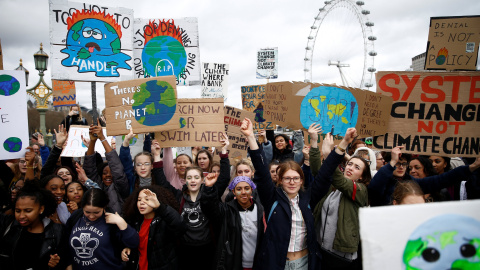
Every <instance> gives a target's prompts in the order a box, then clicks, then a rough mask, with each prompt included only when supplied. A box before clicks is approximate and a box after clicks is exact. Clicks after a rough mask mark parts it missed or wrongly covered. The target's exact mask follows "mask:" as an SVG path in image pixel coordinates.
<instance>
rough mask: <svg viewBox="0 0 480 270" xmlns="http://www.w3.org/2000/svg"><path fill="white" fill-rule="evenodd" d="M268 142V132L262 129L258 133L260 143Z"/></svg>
mask: <svg viewBox="0 0 480 270" xmlns="http://www.w3.org/2000/svg"><path fill="white" fill-rule="evenodd" d="M266 140H267V132H266V131H265V129H262V130H260V131H259V132H258V142H259V143H264V142H265V141H266Z"/></svg>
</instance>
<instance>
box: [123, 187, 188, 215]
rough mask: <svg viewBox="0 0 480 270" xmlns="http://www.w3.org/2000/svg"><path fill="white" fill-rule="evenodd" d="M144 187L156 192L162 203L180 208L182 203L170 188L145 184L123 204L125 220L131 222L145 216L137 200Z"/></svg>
mask: <svg viewBox="0 0 480 270" xmlns="http://www.w3.org/2000/svg"><path fill="white" fill-rule="evenodd" d="M144 189H149V190H151V191H152V192H153V193H155V194H156V195H157V199H158V201H159V202H160V204H165V205H170V207H172V208H173V209H175V210H176V211H178V210H179V209H180V205H179V203H178V201H177V199H175V196H173V193H172V192H170V191H169V190H168V189H166V188H164V187H161V186H157V185H154V186H143V187H139V188H137V189H135V190H134V191H133V192H132V194H130V196H128V198H127V199H126V200H125V203H124V204H123V216H124V217H125V220H127V222H129V223H130V222H134V221H136V220H139V219H142V218H143V215H142V214H140V211H138V207H137V201H138V195H139V194H140V192H142V190H144Z"/></svg>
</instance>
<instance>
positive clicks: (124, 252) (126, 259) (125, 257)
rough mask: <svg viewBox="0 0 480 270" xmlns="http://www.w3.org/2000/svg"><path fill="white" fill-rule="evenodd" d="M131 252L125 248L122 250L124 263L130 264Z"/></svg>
mask: <svg viewBox="0 0 480 270" xmlns="http://www.w3.org/2000/svg"><path fill="white" fill-rule="evenodd" d="M130 252H131V250H130V249H129V248H124V249H123V250H122V261H124V262H128V260H129V259H128V256H129V255H130Z"/></svg>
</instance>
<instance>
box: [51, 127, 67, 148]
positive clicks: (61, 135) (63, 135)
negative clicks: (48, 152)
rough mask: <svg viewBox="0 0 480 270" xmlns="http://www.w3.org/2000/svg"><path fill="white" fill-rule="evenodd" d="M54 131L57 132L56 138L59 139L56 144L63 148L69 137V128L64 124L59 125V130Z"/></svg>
mask: <svg viewBox="0 0 480 270" xmlns="http://www.w3.org/2000/svg"><path fill="white" fill-rule="evenodd" d="M53 131H54V132H55V138H56V139H57V144H56V145H57V147H58V148H63V144H64V143H65V141H66V140H67V138H68V133H67V129H66V128H64V127H63V125H59V126H58V132H57V130H55V129H53Z"/></svg>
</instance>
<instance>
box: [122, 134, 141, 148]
mask: <svg viewBox="0 0 480 270" xmlns="http://www.w3.org/2000/svg"><path fill="white" fill-rule="evenodd" d="M124 140H125V135H123V136H122V142H123V141H124ZM137 141H138V135H135V136H133V138H131V139H130V141H129V142H128V146H132V145H135V144H136V143H137Z"/></svg>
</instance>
